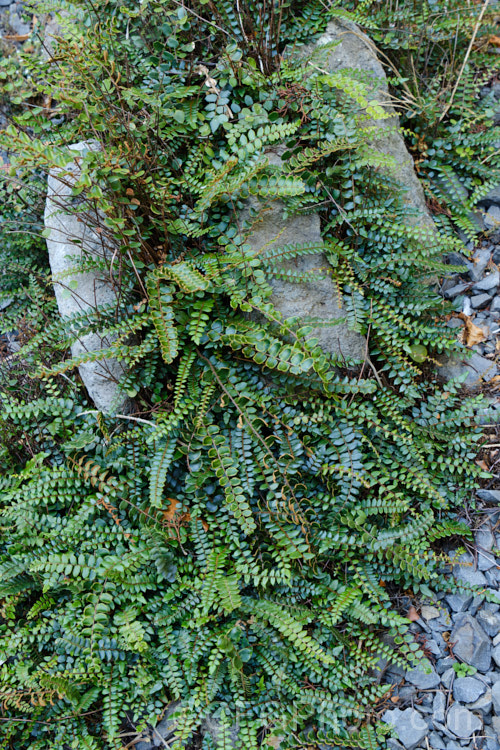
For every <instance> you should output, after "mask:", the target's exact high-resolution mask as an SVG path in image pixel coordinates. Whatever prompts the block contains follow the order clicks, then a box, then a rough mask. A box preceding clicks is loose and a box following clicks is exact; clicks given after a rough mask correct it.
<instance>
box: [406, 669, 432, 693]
mask: <svg viewBox="0 0 500 750" xmlns="http://www.w3.org/2000/svg"><path fill="white" fill-rule="evenodd" d="M406 681H407V682H411V684H412V685H415V687H417V688H418V689H419V690H430V689H432V688H435V687H437V686H438V685H439V683H440V679H439V675H438V674H437V673H436V671H435V670H434V668H432V669H431V671H430V672H429V674H426V673H425V672H424V671H423V669H421V668H417V669H412V670H410V671H409V672H407V673H406Z"/></svg>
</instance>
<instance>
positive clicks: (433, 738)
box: [429, 732, 446, 750]
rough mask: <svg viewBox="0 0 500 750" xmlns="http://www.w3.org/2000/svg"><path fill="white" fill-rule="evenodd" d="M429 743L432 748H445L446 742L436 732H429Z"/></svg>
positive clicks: (438, 749)
mask: <svg viewBox="0 0 500 750" xmlns="http://www.w3.org/2000/svg"><path fill="white" fill-rule="evenodd" d="M429 745H430V746H431V747H432V748H433V750H446V742H445V741H444V740H443V738H442V737H441V735H440V734H438V733H437V732H431V733H430V735H429Z"/></svg>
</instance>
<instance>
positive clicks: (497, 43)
mask: <svg viewBox="0 0 500 750" xmlns="http://www.w3.org/2000/svg"><path fill="white" fill-rule="evenodd" d="M488 44H493V46H494V47H500V36H495V35H494V34H493V35H492V36H490V37H489V39H488Z"/></svg>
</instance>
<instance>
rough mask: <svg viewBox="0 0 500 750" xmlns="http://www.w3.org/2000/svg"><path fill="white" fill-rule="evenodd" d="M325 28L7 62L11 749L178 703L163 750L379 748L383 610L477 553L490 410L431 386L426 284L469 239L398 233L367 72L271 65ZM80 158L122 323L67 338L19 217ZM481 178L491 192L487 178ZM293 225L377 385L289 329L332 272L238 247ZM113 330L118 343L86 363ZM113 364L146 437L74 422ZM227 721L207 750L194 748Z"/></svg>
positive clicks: (7, 682) (122, 8) (228, 29)
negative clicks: (478, 486) (19, 90)
mask: <svg viewBox="0 0 500 750" xmlns="http://www.w3.org/2000/svg"><path fill="white" fill-rule="evenodd" d="M325 5H328V3H326V4H325V3H323V2H317V1H315V0H311V1H310V2H280V3H278V2H268V3H262V2H255V3H254V2H252V1H251V0H247V1H246V2H243V1H242V2H241V3H237V4H235V3H233V2H232V1H230V0H204V1H203V0H201V2H186V3H180V2H176V1H174V0H143V2H142V3H141V4H138V3H136V2H135V0H134V1H132V0H129V1H127V0H126V1H125V2H123V3H119V2H115V1H114V0H106V1H105V2H104V1H100V0H96V1H95V2H94V3H93V4H92V5H91V7H90V4H89V6H87V4H86V3H83V2H82V3H81V4H79V5H78V7H77V11H78V12H77V15H78V18H79V19H80V21H82V23H80V21H78V22H77V21H75V22H74V24H73V25H72V28H71V33H70V34H65V35H63V37H62V38H61V39H60V40H59V43H58V45H57V48H56V50H55V52H54V54H53V55H52V57H49V58H48V59H45V62H40V61H39V60H38V59H37V61H36V62H34V61H33V59H32V58H31V57H30V54H31V53H28V54H25V55H24V56H23V55H21V56H20V57H19V58H18V62H17V67H15V71H19V69H21V70H22V72H23V73H24V76H25V78H26V79H27V80H28V79H29V82H30V83H29V87H28V89H27V92H26V95H25V96H24V98H23V96H22V95H19V96H17V97H16V98H15V99H14V100H13V103H12V113H11V116H12V118H13V124H11V125H10V126H9V128H8V130H7V131H6V132H5V133H4V134H3V135H2V136H1V137H0V140H1V141H2V144H3V147H5V148H7V149H8V150H9V152H10V159H11V169H10V178H9V177H8V176H6V177H5V181H4V186H3V188H2V190H3V192H4V198H5V200H4V205H3V207H2V227H3V231H4V237H5V242H4V245H3V248H2V269H3V271H4V273H3V276H2V289H3V291H4V294H5V296H7V295H8V296H9V298H11V299H12V302H11V304H10V306H9V307H8V308H7V309H6V311H5V314H4V318H3V320H2V326H3V330H9V329H12V328H13V327H17V328H18V329H19V326H20V323H19V321H20V320H22V321H24V324H23V325H24V327H23V328H22V332H23V336H22V337H21V343H22V344H23V347H22V349H21V351H20V352H19V354H18V355H17V357H16V359H15V360H8V361H6V362H5V364H4V365H2V378H1V384H0V385H1V394H0V396H1V412H0V429H1V430H2V452H1V454H0V460H1V462H2V464H1V465H2V469H3V471H2V477H1V479H0V487H1V489H0V508H1V527H2V536H1V542H0V571H1V575H0V589H1V596H0V633H1V642H0V656H1V661H2V666H1V667H0V675H1V678H0V698H1V716H0V721H1V729H0V731H1V733H2V738H3V741H4V743H5V744H4V745H3V746H4V747H6V748H23V750H49V748H51V749H52V748H58V749H59V748H66V747H74V748H79V749H80V748H82V749H83V748H88V750H94V749H95V750H97V749H99V748H101V749H102V750H108V749H111V748H113V749H114V750H118V748H122V747H125V746H130V745H128V744H127V743H129V742H130V741H131V740H133V738H134V736H137V733H138V732H140V731H141V730H142V728H143V727H144V726H146V723H147V722H149V723H152V724H155V723H156V722H157V721H158V720H159V719H160V718H161V716H162V714H163V712H164V710H165V706H166V705H167V704H169V703H171V702H172V701H174V700H177V701H179V704H178V718H177V729H176V740H175V743H174V744H173V747H174V748H175V749H176V750H177V748H181V747H190V746H191V745H190V743H191V742H192V741H193V737H194V738H195V740H196V742H201V743H202V745H201V746H202V747H203V748H204V749H205V750H209V748H214V747H216V746H218V747H224V748H226V747H230V746H232V745H231V742H232V740H231V737H233V735H234V728H235V727H237V731H238V740H237V745H236V746H237V747H239V748H245V750H252V748H255V750H256V749H257V748H258V747H259V746H261V745H262V743H270V744H272V743H273V742H274V743H275V744H276V738H277V737H280V738H281V745H280V747H281V748H283V750H285V749H286V748H306V747H308V748H309V747H319V746H324V745H325V744H326V745H335V746H337V745H342V746H343V747H352V748H377V747H382V746H383V745H384V739H383V735H384V731H385V730H384V729H380V727H378V726H376V725H374V724H373V722H371V720H370V718H369V715H370V714H369V711H370V707H371V706H372V705H373V704H374V702H376V701H377V700H378V699H379V698H380V697H381V696H382V695H383V694H384V693H385V692H386V691H387V689H388V688H387V686H386V685H384V684H383V682H382V684H379V682H378V681H377V680H375V679H374V676H375V675H376V670H377V665H378V663H379V660H380V659H381V658H384V659H388V660H391V661H393V662H396V663H399V664H401V665H406V664H413V663H414V662H415V661H416V660H418V659H419V658H420V657H421V652H420V650H419V645H418V644H417V643H416V642H415V640H414V638H413V635H412V633H411V632H409V631H408V628H407V626H408V620H407V619H406V618H405V617H404V616H402V615H401V614H400V613H398V612H397V610H396V609H395V607H394V606H393V603H392V601H391V596H390V592H391V590H394V588H395V587H397V588H399V589H400V590H405V591H407V592H412V595H415V596H422V595H423V596H432V591H433V590H437V589H438V588H441V589H445V588H447V587H448V588H449V586H450V585H451V584H450V581H449V580H448V578H447V567H446V564H447V559H446V556H445V555H443V554H441V553H440V552H439V551H436V549H437V548H436V547H435V546H433V545H434V543H435V542H436V541H437V540H439V539H441V538H444V537H450V536H453V535H467V534H469V530H468V528H467V527H466V526H465V525H464V524H462V523H459V522H458V521H457V509H458V508H459V507H460V505H461V504H462V503H463V502H464V501H465V500H466V499H467V498H468V496H469V495H470V491H471V489H472V488H473V487H474V485H475V481H476V478H477V476H478V474H479V472H480V470H479V468H478V467H477V466H476V465H475V463H474V462H473V459H474V458H475V456H476V454H477V445H478V441H479V440H480V430H479V428H478V427H477V426H476V425H475V422H474V416H473V415H474V409H475V408H476V406H477V400H469V401H466V400H464V398H463V396H462V395H461V393H460V390H459V385H457V384H454V383H450V384H447V385H446V386H445V387H443V386H441V385H439V384H437V383H436V382H435V381H434V380H433V376H432V373H431V374H429V372H430V368H427V365H428V364H429V363H432V362H433V361H434V359H435V357H436V355H438V354H441V353H446V352H451V351H453V350H454V349H455V348H456V343H455V341H454V337H453V333H452V331H450V329H449V328H447V327H446V325H445V323H444V322H443V315H444V313H446V310H447V308H446V303H443V301H442V300H441V298H440V297H438V295H437V293H436V291H435V289H434V287H433V286H432V283H431V284H429V277H431V276H432V275H433V274H439V273H440V272H441V271H443V269H444V266H443V265H442V261H441V258H442V256H443V253H445V252H449V251H450V250H453V249H455V248H458V247H459V245H458V244H457V242H458V241H457V240H456V238H455V237H454V234H453V232H452V229H453V228H454V227H456V226H460V221H455V223H454V219H453V217H451V218H450V219H449V221H447V222H446V224H444V222H443V226H442V230H443V231H441V233H439V232H437V231H436V232H435V233H433V234H429V232H427V233H426V232H424V231H423V230H419V229H417V228H412V223H411V222H409V221H408V214H407V211H408V209H407V208H405V205H404V202H403V201H402V198H401V190H400V186H398V185H397V183H396V182H395V181H394V180H391V179H390V178H389V177H388V176H387V174H386V170H385V169H384V168H383V167H384V164H383V163H382V159H381V157H380V156H377V155H376V154H375V155H374V153H373V149H370V147H369V141H368V135H367V133H366V132H365V131H364V130H363V127H362V125H363V121H364V117H365V113H366V107H367V105H368V103H369V101H370V98H371V95H370V90H369V87H367V81H366V79H363V76H361V75H357V74H356V73H355V72H352V73H350V74H349V75H347V74H343V75H342V76H338V75H337V76H333V75H330V74H328V73H327V72H325V70H324V68H323V66H322V61H321V55H320V54H319V53H318V58H317V59H315V60H314V61H313V62H314V64H313V65H310V64H309V63H310V62H311V61H310V59H307V58H303V57H301V55H300V54H299V55H297V56H294V57H293V61H292V58H291V57H289V56H287V55H284V54H283V50H284V49H285V46H286V45H287V44H288V45H289V46H290V45H291V44H294V45H295V46H296V47H299V45H300V44H301V43H302V42H304V41H310V40H311V38H313V37H314V34H316V33H318V32H319V31H321V30H322V29H323V28H324V24H325V22H326V20H327V18H328V17H329V14H328V13H327V12H326V11H325ZM344 5H345V6H346V7H347V6H349V3H346V4H344ZM352 5H357V6H358V11H359V12H361V11H363V10H365V11H366V12H367V13H368V11H369V10H370V8H371V7H372V6H373V5H374V4H373V3H368V2H366V1H365V2H363V3H353V4H352ZM381 5H382V4H381V3H378V4H376V6H377V8H378V9H379V8H380V7H381ZM400 5H404V6H405V7H406V5H412V7H413V8H415V6H416V5H417V6H419V7H420V6H423V5H427V3H426V2H424V0H421V2H417V3H415V2H412V3H409V4H408V3H400ZM455 5H456V3H454V4H453V7H455ZM240 6H241V7H240ZM335 12H339V9H338V8H337V10H335V8H334V7H331V8H330V15H333V14H334V13H335ZM471 12H472V11H470V12H469V13H471ZM356 18H357V17H356ZM357 20H362V19H361V18H357ZM257 21H258V23H257ZM469 21H470V18H469ZM469 25H470V24H469ZM261 28H267V29H268V30H269V33H268V34H267V35H262V34H261V33H260V32H259V29H261ZM453 28H455V26H453ZM442 33H445V30H444V27H443V29H442ZM449 33H452V32H450V31H449V30H448V34H449ZM470 65H472V63H470ZM10 70H11V69H10V68H9V69H5V70H4V79H7V80H8V76H9V75H11V73H9V71H10ZM467 75H468V76H469V77H468V78H466V79H463V80H465V81H466V82H467V85H472V83H471V82H472V81H473V76H472V74H470V75H469V73H468V74H467ZM7 90H8V89H7ZM47 94H50V96H51V97H52V101H53V109H51V103H50V102H49V101H48V100H47V99H46V98H45V97H46V96H47ZM455 102H458V96H457V97H456V98H455ZM451 114H453V110H452V112H451ZM418 127H419V126H415V129H414V130H412V133H413V135H414V136H415V139H416V140H418V133H417V130H418ZM443 127H448V128H450V132H451V130H452V129H453V127H454V126H453V124H452V123H451V124H450V120H449V119H444V120H443ZM415 134H416V135H415ZM411 137H413V136H410V139H411ZM450 137H451V136H450ZM89 138H92V139H93V141H94V142H97V143H98V145H99V148H93V149H92V150H89V152H88V153H87V155H86V156H85V158H83V159H82V161H81V163H80V169H81V171H80V174H79V178H78V181H77V183H76V184H75V186H74V188H73V193H74V196H75V201H74V204H75V206H74V210H75V212H77V213H79V214H80V215H86V216H87V219H88V217H89V216H90V215H93V216H94V217H95V216H100V217H101V218H102V226H101V227H100V228H99V231H100V232H102V233H103V234H104V235H106V236H107V237H108V238H109V240H110V244H112V246H113V247H114V248H117V250H116V252H113V257H112V258H111V259H110V260H109V266H108V267H107V268H105V267H103V269H102V270H103V272H105V273H108V274H110V275H111V276H112V278H113V280H114V282H115V283H117V280H118V282H119V295H118V296H117V303H116V305H114V306H112V307H107V308H104V307H103V308H102V309H99V310H95V311H94V312H92V313H88V312H87V313H82V314H80V315H79V316H76V317H75V318H74V319H73V320H72V321H71V325H69V322H68V321H64V322H61V321H60V320H59V319H58V318H57V315H56V314H55V312H54V303H53V300H52V299H51V296H50V294H49V289H50V286H49V285H48V282H47V275H46V272H45V269H44V266H43V262H44V261H43V252H42V244H41V243H42V240H41V231H40V224H39V214H38V215H37V214H36V210H35V211H34V213H33V215H32V214H30V213H28V210H27V208H26V207H27V206H29V205H31V206H32V205H33V197H34V196H36V195H41V196H42V198H43V193H44V175H46V174H47V172H48V171H49V170H50V169H51V168H53V167H58V168H59V169H60V170H63V172H64V169H65V167H66V166H67V165H68V164H69V163H70V161H71V160H72V159H73V157H74V153H73V154H72V152H71V151H69V149H68V148H67V146H68V144H71V143H75V142H77V141H82V140H88V139H89ZM478 144H479V145H478ZM277 146H279V147H280V156H281V161H280V164H279V165H277V164H276V160H272V161H270V159H269V154H270V153H271V152H272V150H273V149H275V148H276V147H277ZM476 146H477V148H478V149H479V148H480V149H482V151H481V153H480V157H481V158H480V159H479V157H478V161H481V160H484V159H487V157H488V154H490V153H491V151H492V147H491V145H490V144H489V142H488V141H487V139H486V138H485V139H483V141H481V142H480V141H479V139H476ZM422 164H423V162H422ZM471 164H472V162H471ZM424 167H425V165H424V166H422V167H421V169H422V170H424ZM433 167H435V164H434V163H432V164H427V167H425V169H426V171H425V173H424V171H422V173H423V174H425V175H427V176H428V179H429V181H430V180H431V179H432V174H431V172H432V168H433ZM441 171H442V170H441ZM63 172H61V173H60V174H63ZM468 174H469V179H470V180H471V181H475V184H476V185H477V188H478V190H479V191H480V190H481V184H482V182H484V178H485V174H484V170H483V172H480V171H479V170H476V171H474V169H473V168H472V167H471V169H470V171H469V173H468ZM440 184H443V183H442V182H441V183H440ZM428 187H429V190H432V187H431V183H430V182H429V183H428ZM276 201H279V202H280V204H279V205H281V206H282V207H283V211H284V212H285V213H286V214H287V215H295V214H307V213H309V212H317V213H319V214H320V217H321V223H322V235H323V238H324V246H323V248H322V250H323V252H324V254H325V256H326V257H327V258H328V261H329V263H328V264H326V262H325V266H327V267H325V268H320V269H317V273H318V274H320V275H321V274H325V273H328V274H330V275H331V277H332V278H333V279H334V280H335V283H336V286H337V288H338V294H339V301H340V302H341V303H342V305H343V308H344V310H345V319H344V321H343V322H342V323H341V324H342V325H348V326H350V327H352V328H353V329H355V330H357V331H359V332H360V333H361V334H363V335H364V336H365V337H366V338H367V340H368V348H367V357H366V359H365V361H364V362H362V363H352V362H348V361H345V360H344V359H343V358H340V357H335V356H333V355H330V354H327V353H325V352H324V351H323V350H322V349H321V348H320V347H319V346H318V342H317V339H315V338H314V336H313V335H312V331H313V329H314V328H315V327H316V328H317V326H318V321H317V320H315V319H313V318H311V319H303V320H286V321H285V320H283V319H282V317H281V316H280V314H279V313H278V312H277V311H276V309H275V308H274V307H273V304H272V299H271V297H272V282H273V279H274V278H282V277H283V274H284V271H283V266H282V261H283V259H290V258H294V257H300V256H302V255H306V254H308V253H317V251H318V248H317V247H314V246H311V245H310V244H309V245H308V244H306V245H302V246H297V245H289V246H286V247H278V246H277V245H276V244H274V245H272V246H271V247H267V248H263V249H262V251H259V252H258V251H256V250H255V248H254V247H253V246H252V243H251V242H248V241H247V240H248V236H249V233H250V232H251V226H252V221H253V220H254V219H255V217H254V216H253V215H252V211H250V212H249V211H248V206H249V205H251V206H252V207H253V208H254V209H255V214H258V212H259V211H260V210H265V209H266V207H269V206H270V205H273V204H274V205H276ZM35 205H36V203H35ZM466 208H467V209H468V208H469V206H467V207H466ZM244 210H246V213H245V211H244ZM459 213H460V212H459ZM19 215H22V216H23V217H24V219H23V222H24V224H23V230H25V231H23V232H18V233H17V234H16V232H15V231H14V230H16V229H19ZM457 215H458V214H457ZM460 215H464V214H463V212H462V214H460ZM242 216H246V217H247V219H245V220H243V219H242ZM26 238H28V239H26ZM278 245H279V243H278ZM460 247H462V246H461V245H460ZM34 250H36V252H34ZM91 262H92V261H91V259H89V263H91ZM287 278H288V279H289V280H290V281H296V282H297V283H302V282H304V281H308V280H309V281H310V277H308V276H305V277H304V276H303V275H300V274H296V275H295V276H294V274H291V273H288V275H287ZM96 330H97V331H99V332H100V333H101V334H102V335H108V334H109V335H108V339H107V340H108V342H110V343H109V347H108V348H107V349H106V350H103V351H102V352H101V353H95V352H90V353H89V354H88V355H84V356H82V357H80V358H79V359H78V360H72V359H70V358H69V356H68V354H67V352H68V349H69V347H70V345H71V343H72V341H74V340H75V339H76V338H78V337H81V336H83V335H85V334H86V333H89V332H94V331H96ZM368 352H369V356H368ZM98 356H106V357H109V356H114V357H116V358H118V359H119V360H120V361H122V362H123V363H124V365H125V368H126V374H125V375H124V377H123V379H122V382H121V384H120V387H121V389H122V391H123V393H125V394H128V396H129V397H131V398H133V399H134V403H135V405H136V411H135V412H134V413H132V414H130V415H127V414H122V415H117V416H109V415H108V416H106V415H103V414H100V413H98V412H97V411H96V410H95V409H93V408H92V406H91V405H89V403H88V402H86V401H85V395H84V391H83V389H82V387H81V384H79V383H78V382H77V376H76V371H75V369H74V368H75V367H76V365H78V364H80V363H81V362H82V361H83V360H84V359H85V358H87V359H91V358H94V359H95V358H96V357H98ZM425 359H426V361H425V362H424V364H423V365H422V360H425ZM387 634H388V635H389V636H390V639H389V640H387V638H383V636H387ZM389 642H390V643H391V645H390V646H389V645H387V644H388V643H389ZM209 716H210V717H215V718H217V719H219V722H220V723H219V727H220V731H219V736H218V740H215V739H214V738H212V737H211V736H210V734H205V736H204V737H203V739H201V736H200V735H199V734H197V733H198V732H199V729H200V727H201V726H202V725H203V722H204V721H205V719H207V717H209ZM134 733H135V734H134ZM217 743H218V744H217ZM197 746H198V747H199V746H200V745H197Z"/></svg>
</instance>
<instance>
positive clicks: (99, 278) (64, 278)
mask: <svg viewBox="0 0 500 750" xmlns="http://www.w3.org/2000/svg"><path fill="white" fill-rule="evenodd" d="M70 148H71V150H72V151H74V152H75V161H73V162H71V163H69V164H68V165H67V166H66V168H65V169H64V170H62V169H59V168H54V169H52V170H51V172H50V174H49V178H48V183H47V201H46V205H45V227H46V229H48V230H50V233H49V236H48V237H47V248H48V251H49V260H50V267H51V270H52V282H53V284H54V292H55V295H56V300H57V306H58V308H59V312H60V314H61V317H62V318H63V319H64V318H69V317H70V316H73V315H75V314H76V313H82V312H88V311H91V310H94V309H96V307H100V306H104V305H115V304H116V300H117V297H116V292H115V290H114V288H113V286H112V284H111V282H110V279H109V274H108V275H107V274H106V272H103V271H101V270H97V269H91V270H89V268H88V267H85V268H84V267H83V264H84V263H85V262H86V261H89V260H91V261H106V259H109V256H110V253H112V251H113V249H114V248H112V247H110V246H109V244H106V240H105V237H106V232H105V231H102V227H101V226H99V225H100V217H99V215H98V214H97V213H96V212H94V213H93V214H92V215H90V214H89V213H88V212H87V213H86V212H85V209H84V206H85V204H82V212H81V213H78V214H76V213H75V212H74V211H70V210H69V209H70V207H71V206H72V196H71V190H72V186H73V185H74V183H75V181H76V179H77V177H78V173H79V166H78V161H77V159H78V157H80V158H81V157H83V156H84V154H85V153H86V152H88V151H89V150H92V149H95V148H96V146H95V145H94V144H93V143H92V142H90V143H89V142H82V143H76V144H74V145H73V146H70ZM96 229H99V230H101V231H99V232H96V231H95V230H96ZM87 265H88V263H87ZM111 343H112V338H109V337H108V338H106V337H102V336H100V335H99V334H98V333H89V334H85V335H83V336H81V337H80V338H78V339H77V340H76V341H75V343H74V344H73V345H72V347H71V353H72V355H73V357H80V356H82V355H84V354H85V353H86V352H93V351H99V350H102V349H104V348H107V347H109V346H110V345H111ZM78 370H79V372H80V377H81V378H82V380H83V383H84V384H85V387H86V389H87V391H88V394H89V396H90V398H91V399H92V401H93V402H94V404H95V406H96V408H97V409H99V410H100V411H103V412H108V413H109V412H112V411H121V412H128V411H130V408H131V405H130V401H129V400H128V399H127V398H124V396H123V394H121V393H120V392H119V391H118V388H117V381H118V379H119V378H120V377H121V376H122V375H123V372H124V368H123V366H122V364H121V363H120V362H118V361H117V360H116V359H112V358H108V359H103V360H101V361H96V362H92V361H90V362H85V363H82V364H81V365H80V366H79V368H78Z"/></svg>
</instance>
